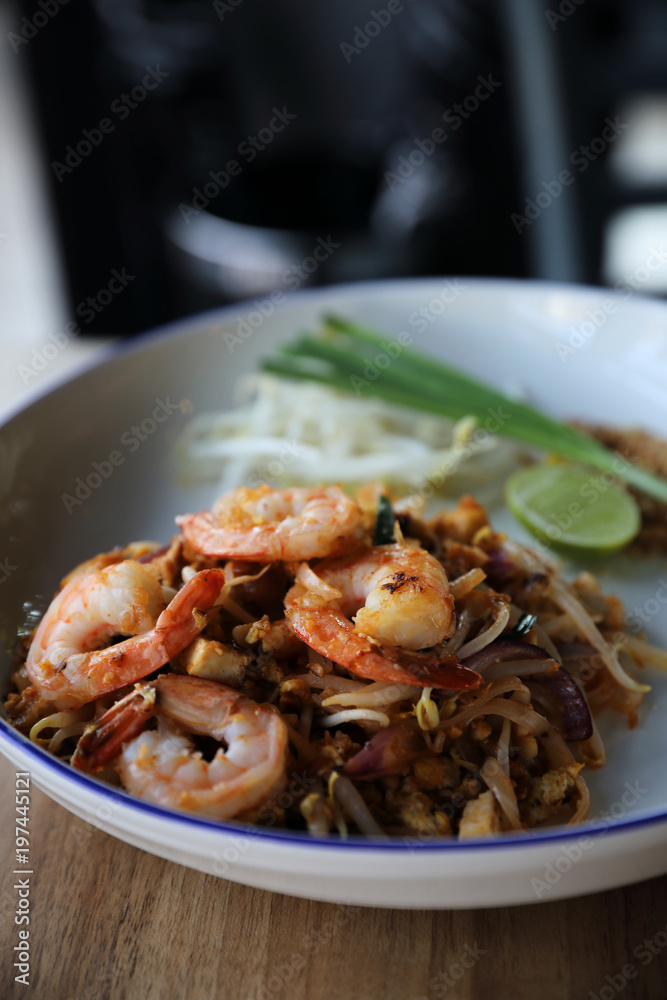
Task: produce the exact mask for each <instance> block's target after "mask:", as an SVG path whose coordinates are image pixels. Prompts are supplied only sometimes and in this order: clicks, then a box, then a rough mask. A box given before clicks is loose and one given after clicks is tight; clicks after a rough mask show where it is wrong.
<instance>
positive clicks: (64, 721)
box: [28, 705, 90, 747]
mask: <svg viewBox="0 0 667 1000" xmlns="http://www.w3.org/2000/svg"><path fill="white" fill-rule="evenodd" d="M88 721H90V707H89V706H88V705H84V706H83V708H78V709H76V710H75V711H71V712H54V713H53V714H52V715H46V716H45V717H44V718H43V719H40V720H39V722H36V723H35V724H34V726H32V728H31V730H30V732H29V734H28V738H29V739H30V740H32V742H33V743H37V744H39V745H41V746H47V747H50V745H51V743H52V742H53V740H55V739H56V737H57V735H58V733H55V734H54V735H53V736H51V737H49V739H39V734H40V733H41V732H42V730H44V729H56V730H61V729H66V728H68V727H69V726H72V725H73V724H75V723H79V722H81V723H85V722H88ZM81 732H83V729H82V730H81ZM62 739H66V737H64V736H63V737H62ZM62 739H61V740H58V742H57V744H56V747H58V746H60V743H61V742H62Z"/></svg>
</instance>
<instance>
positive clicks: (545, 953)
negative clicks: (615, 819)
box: [0, 758, 667, 1000]
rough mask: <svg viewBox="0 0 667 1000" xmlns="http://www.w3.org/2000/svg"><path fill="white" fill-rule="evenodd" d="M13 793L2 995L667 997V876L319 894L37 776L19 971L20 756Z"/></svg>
mask: <svg viewBox="0 0 667 1000" xmlns="http://www.w3.org/2000/svg"><path fill="white" fill-rule="evenodd" d="M0 791H1V792H2V827H1V829H2V848H3V849H2V897H1V900H2V902H1V904H0V920H1V922H2V923H1V926H2V933H1V934H0V942H1V943H2V954H1V955H0V962H1V971H0V997H1V998H2V1000H4V998H7V1000H10V998H12V1000H13V998H14V997H27V998H29V1000H107V998H109V1000H200V998H201V1000H209V998H211V1000H212V998H221V1000H260V998H261V1000H265V998H268V1000H347V998H350V1000H380V998H382V1000H425V998H426V1000H439V998H441V997H447V998H448V1000H487V998H488V1000H592V998H596V1000H597V998H599V1000H613V998H614V997H616V996H622V997H623V998H624V1000H633V998H642V1000H665V997H667V976H666V975H665V972H666V969H667V947H664V945H663V947H664V950H663V949H662V948H661V942H663V941H664V942H667V934H666V933H665V929H666V927H667V877H666V878H661V879H655V880H652V881H650V882H644V883H642V884H641V885H635V886H631V887H629V888H626V889H621V890H614V891H612V892H607V893H602V894H599V895H596V896H588V897H585V898H581V899H574V900H567V901H565V902H558V903H541V904H537V905H534V906H520V907H510V908H505V909H498V910H490V909H488V910H458V911H452V912H447V911H401V910H381V909H366V908H363V907H346V906H336V905H334V904H329V903H313V902H308V901H306V900H300V899H294V898H291V897H288V896H279V895H275V894H273V893H269V892H263V891H261V890H257V889H248V888H246V887H245V886H240V885H235V884H233V883H231V882H225V881H223V880H222V879H217V878H214V877H213V876H210V875H202V874H200V873H199V872H195V871H191V870H190V869H188V868H182V867H180V866H179V865H176V864H173V863H171V862H168V861H163V860H161V859H160V858H156V857H153V856H152V855H150V854H145V853H144V852H142V851H139V850H137V849H135V848H133V847H129V846H127V845H126V844H124V843H122V842H121V841H119V840H115V839H114V838H112V837H109V836H107V835H106V834H104V833H102V832H100V831H99V830H97V829H95V828H94V827H92V826H89V825H88V824H86V823H84V822H83V821H81V820H79V819H77V818H76V817H75V816H73V815H71V814H70V813H68V812H67V811H66V810H65V809H63V808H62V807H61V806H58V805H56V804H55V803H54V802H52V801H51V800H50V799H48V798H47V797H46V796H45V795H43V794H42V793H41V792H39V791H38V790H37V789H34V788H33V789H32V790H31V804H30V818H31V819H30V828H31V848H30V862H31V868H32V870H33V871H34V875H33V876H32V877H31V898H30V905H31V910H30V926H29V930H30V938H29V941H30V952H31V962H30V965H31V972H30V985H29V986H25V985H23V984H20V983H16V982H15V981H14V976H15V975H16V970H15V969H14V968H13V962H14V957H13V956H14V955H15V952H14V951H13V948H14V945H16V944H18V930H19V928H18V927H17V926H16V925H15V923H14V912H15V909H16V905H17V895H18V894H17V891H16V890H15V889H14V888H13V886H14V884H15V883H16V880H17V876H14V875H13V874H12V872H13V870H14V869H15V868H16V867H17V866H16V863H15V857H14V767H13V766H12V765H11V764H10V763H9V762H8V761H6V760H5V759H4V758H0ZM656 935H657V939H656ZM644 941H648V942H649V945H648V946H647V945H645V944H643V942H644ZM651 946H652V948H651ZM624 967H625V968H624Z"/></svg>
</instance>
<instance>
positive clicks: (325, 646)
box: [289, 602, 482, 690]
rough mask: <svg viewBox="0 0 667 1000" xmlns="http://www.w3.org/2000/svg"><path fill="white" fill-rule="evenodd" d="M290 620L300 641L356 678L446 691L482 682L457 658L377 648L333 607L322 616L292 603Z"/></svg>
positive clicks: (480, 678) (316, 611)
mask: <svg viewBox="0 0 667 1000" xmlns="http://www.w3.org/2000/svg"><path fill="white" fill-rule="evenodd" d="M289 621H290V624H291V626H292V629H293V630H294V633H295V634H296V635H297V636H298V637H299V638H300V639H302V640H303V641H304V642H306V643H308V645H309V646H311V647H312V648H313V649H315V650H316V651H317V652H318V653H321V654H322V656H327V657H329V659H331V660H333V661H334V662H335V663H340V664H342V665H343V666H345V667H346V668H347V669H348V670H349V671H350V673H353V674H356V676H357V677H364V678H367V679H368V680H374V681H391V682H393V683H396V684H411V685H412V686H413V687H435V688H444V689H445V690H454V689H457V690H458V689H461V688H472V687H477V686H478V685H479V684H481V683H482V677H481V675H480V674H478V673H477V671H476V670H471V669H470V667H466V666H464V665H463V664H462V663H459V662H458V660H457V659H456V657H447V658H445V659H439V658H438V657H437V656H436V655H435V654H434V653H423V652H412V651H410V650H407V649H398V648H396V647H393V646H380V645H377V644H375V643H374V642H372V641H371V640H370V639H369V638H367V637H366V636H363V635H361V634H360V633H358V632H352V631H351V630H350V628H349V622H348V621H347V619H346V618H345V617H344V616H343V615H342V614H341V613H340V612H337V611H335V610H334V609H332V608H330V609H328V610H327V613H326V614H321V613H320V609H318V608H307V607H304V606H302V605H298V604H297V603H296V602H293V603H291V604H290V606H289Z"/></svg>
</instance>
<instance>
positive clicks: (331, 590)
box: [296, 562, 343, 601]
mask: <svg viewBox="0 0 667 1000" xmlns="http://www.w3.org/2000/svg"><path fill="white" fill-rule="evenodd" d="M296 579H297V583H300V584H301V585H302V586H303V587H305V588H306V590H308V591H310V592H311V593H313V594H316V595H317V596H318V597H321V598H322V599H323V600H325V601H337V600H338V599H339V598H341V597H342V596H343V595H342V593H341V592H340V590H337V589H336V587H331V586H330V585H329V584H328V583H325V582H324V580H322V579H320V577H319V576H318V575H317V573H315V571H314V570H312V569H311V568H310V566H309V565H308V563H305V562H302V563H301V564H300V565H299V568H298V570H297V573H296Z"/></svg>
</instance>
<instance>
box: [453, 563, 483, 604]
mask: <svg viewBox="0 0 667 1000" xmlns="http://www.w3.org/2000/svg"><path fill="white" fill-rule="evenodd" d="M482 580H486V573H485V572H484V570H483V569H482V568H481V567H480V566H475V567H474V569H469V570H468V572H467V573H464V574H463V575H462V576H459V577H457V578H456V580H450V581H449V592H450V594H451V595H452V597H453V598H454V600H455V601H458V600H459V599H460V598H461V597H465V596H466V594H469V593H470V591H471V590H474V589H475V587H476V586H477V585H478V584H480V583H481V582H482Z"/></svg>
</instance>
